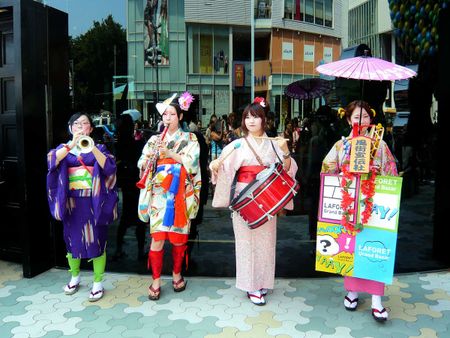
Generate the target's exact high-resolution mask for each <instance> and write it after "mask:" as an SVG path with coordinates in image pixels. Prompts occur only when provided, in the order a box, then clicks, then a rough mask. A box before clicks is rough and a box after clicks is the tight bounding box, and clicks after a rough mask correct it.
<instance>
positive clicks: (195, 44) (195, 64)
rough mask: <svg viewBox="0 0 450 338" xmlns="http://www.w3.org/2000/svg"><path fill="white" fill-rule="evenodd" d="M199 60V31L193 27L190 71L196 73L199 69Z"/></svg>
mask: <svg viewBox="0 0 450 338" xmlns="http://www.w3.org/2000/svg"><path fill="white" fill-rule="evenodd" d="M199 60H200V33H199V32H198V30H197V29H195V28H194V33H193V34H192V70H191V71H192V73H194V74H198V73H200V70H199Z"/></svg>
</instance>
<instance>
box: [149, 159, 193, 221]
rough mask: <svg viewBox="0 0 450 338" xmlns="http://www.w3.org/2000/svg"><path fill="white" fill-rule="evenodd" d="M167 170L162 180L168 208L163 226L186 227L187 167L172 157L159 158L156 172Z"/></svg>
mask: <svg viewBox="0 0 450 338" xmlns="http://www.w3.org/2000/svg"><path fill="white" fill-rule="evenodd" d="M160 171H166V172H167V176H166V177H165V178H164V179H163V181H162V182H161V187H162V188H163V190H164V192H165V193H167V201H166V210H165V213H164V219H163V226H167V227H170V226H172V225H173V226H174V227H178V228H184V227H185V226H186V225H187V215H186V212H187V210H186V199H185V188H186V187H185V182H186V177H187V172H186V169H185V168H184V167H183V165H181V163H178V162H176V161H175V160H174V159H171V158H164V159H161V160H158V162H157V167H156V172H160Z"/></svg>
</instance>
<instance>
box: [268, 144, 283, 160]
mask: <svg viewBox="0 0 450 338" xmlns="http://www.w3.org/2000/svg"><path fill="white" fill-rule="evenodd" d="M270 144H271V145H272V149H273V151H274V152H275V155H277V157H278V160H280V163H281V164H283V161H282V160H281V158H280V156H279V155H278V153H277V151H276V150H275V146H274V145H273V142H272V141H270Z"/></svg>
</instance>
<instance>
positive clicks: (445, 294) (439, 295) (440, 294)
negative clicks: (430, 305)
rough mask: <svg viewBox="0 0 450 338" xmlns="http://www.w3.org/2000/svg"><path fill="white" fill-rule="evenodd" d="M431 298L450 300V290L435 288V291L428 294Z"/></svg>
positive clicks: (427, 296)
mask: <svg viewBox="0 0 450 338" xmlns="http://www.w3.org/2000/svg"><path fill="white" fill-rule="evenodd" d="M426 298H427V299H429V300H450V290H449V291H445V290H442V289H434V290H433V293H430V294H428V295H426Z"/></svg>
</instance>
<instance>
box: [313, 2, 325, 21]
mask: <svg viewBox="0 0 450 338" xmlns="http://www.w3.org/2000/svg"><path fill="white" fill-rule="evenodd" d="M315 23H316V24H317V25H323V0H316V6H315Z"/></svg>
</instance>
